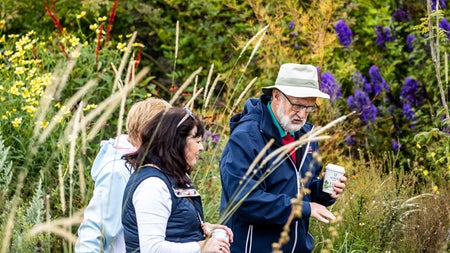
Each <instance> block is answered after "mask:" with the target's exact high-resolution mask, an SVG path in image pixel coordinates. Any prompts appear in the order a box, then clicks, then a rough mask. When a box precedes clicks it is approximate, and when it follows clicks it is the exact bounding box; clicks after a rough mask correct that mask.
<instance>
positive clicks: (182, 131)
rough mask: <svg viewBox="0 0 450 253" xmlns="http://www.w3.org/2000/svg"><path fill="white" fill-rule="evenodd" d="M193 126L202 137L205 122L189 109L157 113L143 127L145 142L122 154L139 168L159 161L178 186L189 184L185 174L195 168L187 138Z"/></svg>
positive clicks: (130, 164) (128, 164)
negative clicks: (188, 156)
mask: <svg viewBox="0 0 450 253" xmlns="http://www.w3.org/2000/svg"><path fill="white" fill-rule="evenodd" d="M194 127H197V132H196V133H195V136H194V137H200V136H203V134H204V132H205V129H204V127H203V124H202V122H201V121H200V120H199V119H198V117H196V116H195V115H193V114H192V112H191V111H189V110H188V109H186V108H176V107H174V108H170V109H168V110H165V111H162V112H160V113H158V114H156V115H155V117H154V118H153V119H152V120H150V121H149V122H148V123H147V124H146V125H145V126H144V128H143V129H142V132H141V134H140V135H141V136H140V137H141V140H142V145H141V146H140V147H139V148H138V149H137V151H136V152H134V153H130V154H126V155H124V156H123V158H124V159H125V160H126V164H127V166H128V168H130V167H129V166H131V167H132V168H133V169H134V170H135V171H139V169H140V166H142V165H145V164H156V165H157V166H159V168H160V169H161V170H162V171H163V172H164V173H166V174H167V175H169V176H172V177H173V178H175V180H176V182H177V184H178V186H184V185H186V184H187V183H189V182H190V180H189V178H188V177H187V175H186V174H190V173H191V171H192V168H190V167H189V165H188V163H187V161H186V157H185V147H186V139H187V137H188V136H189V133H190V132H191V131H192V129H194Z"/></svg>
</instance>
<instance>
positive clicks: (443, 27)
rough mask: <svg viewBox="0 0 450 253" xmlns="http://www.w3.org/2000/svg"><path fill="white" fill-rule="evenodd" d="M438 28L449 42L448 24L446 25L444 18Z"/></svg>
mask: <svg viewBox="0 0 450 253" xmlns="http://www.w3.org/2000/svg"><path fill="white" fill-rule="evenodd" d="M439 28H441V29H442V30H444V32H445V34H447V39H449V40H450V24H449V23H448V21H447V19H446V18H443V19H442V20H441V23H439Z"/></svg>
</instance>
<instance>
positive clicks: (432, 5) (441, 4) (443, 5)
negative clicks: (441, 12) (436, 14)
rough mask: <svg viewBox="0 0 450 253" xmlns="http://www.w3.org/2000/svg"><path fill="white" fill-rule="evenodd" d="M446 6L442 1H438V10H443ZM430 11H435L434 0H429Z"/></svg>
mask: <svg viewBox="0 0 450 253" xmlns="http://www.w3.org/2000/svg"><path fill="white" fill-rule="evenodd" d="M446 6H447V4H445V1H444V0H439V8H441V9H445V7H446ZM431 9H432V10H436V0H431Z"/></svg>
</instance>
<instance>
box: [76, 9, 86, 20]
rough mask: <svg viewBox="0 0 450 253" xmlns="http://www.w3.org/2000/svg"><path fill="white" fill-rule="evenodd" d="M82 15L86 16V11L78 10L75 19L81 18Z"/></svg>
mask: <svg viewBox="0 0 450 253" xmlns="http://www.w3.org/2000/svg"><path fill="white" fill-rule="evenodd" d="M84 16H86V12H85V11H82V12H80V14H78V15H77V19H80V18H82V17H84Z"/></svg>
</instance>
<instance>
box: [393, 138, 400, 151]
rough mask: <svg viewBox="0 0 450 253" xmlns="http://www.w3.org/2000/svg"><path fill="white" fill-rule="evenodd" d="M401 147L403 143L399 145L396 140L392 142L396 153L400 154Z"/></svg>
mask: <svg viewBox="0 0 450 253" xmlns="http://www.w3.org/2000/svg"><path fill="white" fill-rule="evenodd" d="M401 147H402V144H401V143H398V142H397V141H396V140H392V149H393V150H394V151H395V152H399V151H400V148H401Z"/></svg>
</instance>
